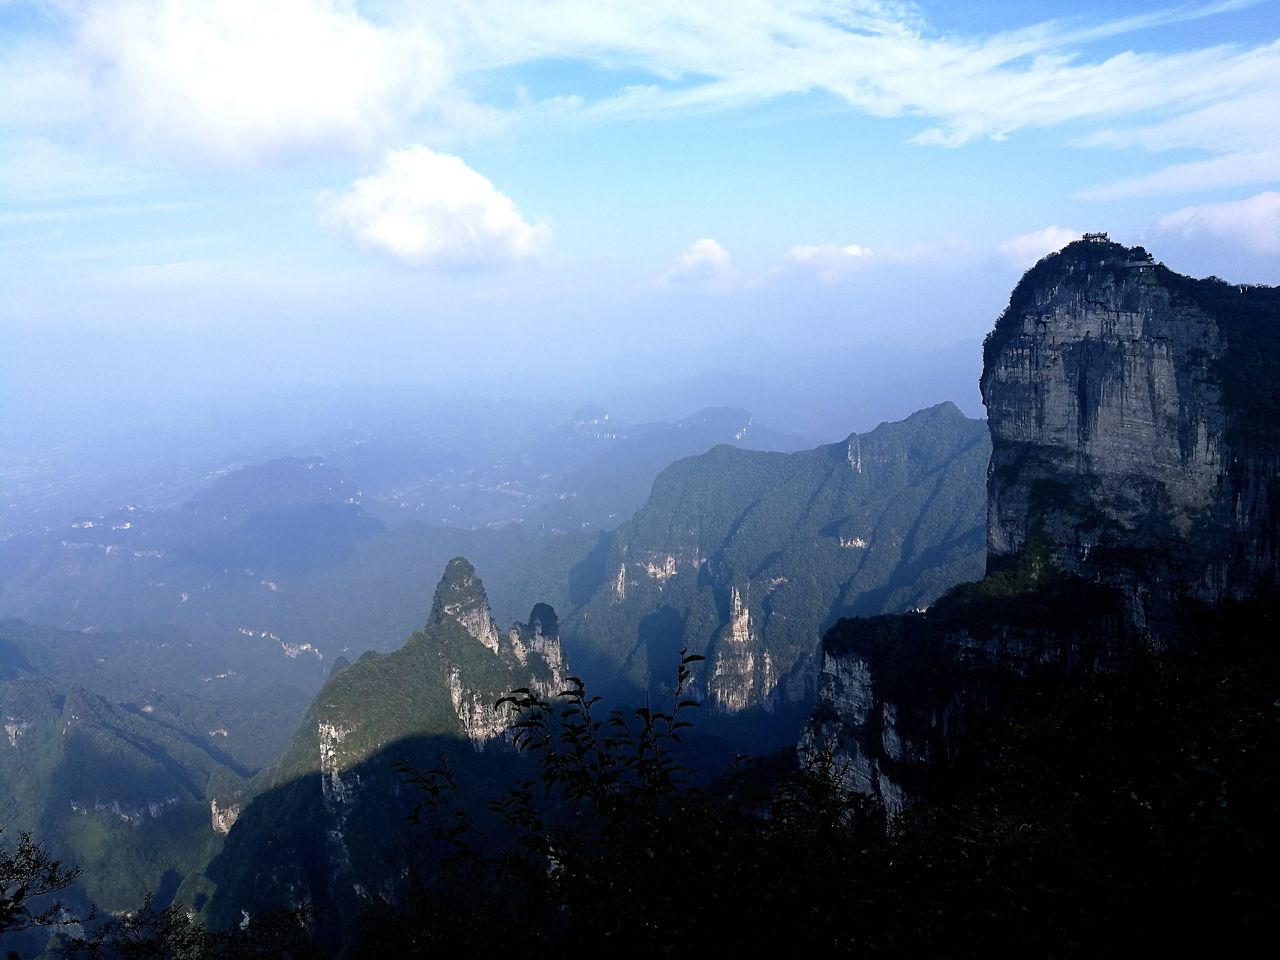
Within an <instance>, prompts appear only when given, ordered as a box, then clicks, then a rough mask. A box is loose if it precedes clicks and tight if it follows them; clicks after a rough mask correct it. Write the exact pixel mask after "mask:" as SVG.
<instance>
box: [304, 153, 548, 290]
mask: <svg viewBox="0 0 1280 960" xmlns="http://www.w3.org/2000/svg"><path fill="white" fill-rule="evenodd" d="M320 206H321V213H322V217H323V219H324V220H325V221H326V222H328V223H330V224H332V225H335V226H337V227H340V228H341V229H343V230H345V231H346V232H348V233H350V234H351V236H352V237H353V238H354V239H355V241H356V242H357V243H358V244H360V245H361V246H363V247H366V248H368V249H370V250H376V251H377V252H379V253H383V254H386V255H388V256H390V257H393V258H395V259H397V260H400V261H402V262H404V263H407V264H409V265H411V266H415V267H436V268H446V269H448V268H456V267H478V266H497V265H501V264H508V263H513V262H515V261H518V260H523V259H525V258H527V257H530V256H533V255H535V254H537V253H538V252H540V251H541V249H542V248H543V247H544V246H545V245H546V243H547V241H548V239H549V238H550V230H549V229H548V228H547V227H546V226H544V225H542V224H530V223H528V222H527V221H526V220H525V219H524V217H522V216H521V214H520V211H519V210H518V209H516V205H515V204H514V203H513V202H512V200H511V198H510V197H508V196H506V195H505V194H503V193H500V192H499V191H498V190H497V189H496V188H495V187H494V185H493V184H492V183H490V182H489V180H488V179H487V178H485V177H484V176H482V175H481V174H479V173H477V172H476V171H474V170H472V169H471V168H470V167H468V166H467V165H466V164H465V163H463V162H462V160H461V159H460V158H458V157H454V156H450V155H449V154H444V153H436V152H435V151H434V150H431V149H429V148H427V147H424V146H420V145H418V146H412V147H406V148H404V149H401V150H390V151H388V152H387V154H386V156H385V157H384V159H383V162H382V166H381V167H380V168H379V169H378V171H377V172H376V173H374V174H373V175H371V176H368V177H363V178H361V179H359V180H357V181H356V182H355V183H354V184H353V185H352V187H351V189H350V190H349V191H347V192H346V193H343V194H341V195H333V194H328V195H325V196H323V197H322V198H321V200H320Z"/></svg>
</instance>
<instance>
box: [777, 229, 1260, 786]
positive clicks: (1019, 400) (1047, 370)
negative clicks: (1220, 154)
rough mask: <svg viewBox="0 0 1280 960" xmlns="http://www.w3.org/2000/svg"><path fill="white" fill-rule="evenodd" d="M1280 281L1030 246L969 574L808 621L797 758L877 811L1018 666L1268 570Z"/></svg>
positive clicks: (1105, 244) (988, 374)
mask: <svg viewBox="0 0 1280 960" xmlns="http://www.w3.org/2000/svg"><path fill="white" fill-rule="evenodd" d="M1278 377H1280V290H1278V289H1277V288H1271V287H1247V286H1245V287H1241V286H1232V285H1229V284H1226V283H1224V282H1222V281H1220V280H1216V279H1214V278H1210V279H1208V280H1193V279H1190V278H1187V277H1183V276H1180V275H1178V274H1176V273H1173V272H1172V271H1170V270H1168V269H1167V268H1165V267H1164V266H1162V265H1160V264H1158V263H1156V262H1154V260H1153V259H1152V258H1151V257H1150V256H1149V255H1148V254H1147V253H1146V251H1145V250H1143V249H1142V248H1140V247H1134V248H1127V247H1123V246H1121V245H1119V244H1114V243H1111V242H1109V241H1108V240H1106V238H1105V237H1091V238H1086V239H1084V240H1081V241H1077V242H1075V243H1072V244H1069V245H1068V246H1067V247H1065V248H1064V249H1063V250H1062V251H1060V252H1058V253H1056V254H1052V255H1050V256H1048V257H1046V258H1045V259H1044V260H1042V261H1041V262H1040V263H1038V264H1037V265H1036V266H1035V267H1034V268H1032V269H1031V270H1030V271H1028V273H1027V274H1026V275H1025V276H1024V277H1023V278H1022V281H1021V282H1020V283H1019V284H1018V286H1017V287H1016V288H1015V290H1014V291H1013V294H1012V296H1011V298H1010V302H1009V306H1008V308H1007V309H1006V310H1005V311H1004V313H1003V314H1002V315H1001V317H1000V318H999V320H998V321H997V322H996V326H995V329H994V331H993V332H992V333H991V335H990V336H989V337H988V338H987V342H986V344H985V349H984V369H983V375H982V392H983V398H984V401H985V403H986V405H987V412H988V424H989V428H990V431H991V440H992V452H991V462H990V467H989V470H988V520H987V576H986V578H985V579H984V580H982V581H981V582H979V583H975V584H969V585H965V586H962V587H959V588H957V589H956V590H954V591H953V592H951V593H950V594H948V595H947V596H945V597H943V598H942V599H940V600H939V601H938V602H937V603H936V604H934V606H933V607H931V608H930V609H929V610H928V611H927V613H920V614H909V615H907V616H904V617H877V618H871V619H869V620H844V621H841V622H840V623H838V624H837V625H836V626H835V627H834V628H833V629H832V630H831V631H830V632H828V634H827V635H826V637H825V638H824V641H823V660H822V666H821V668H820V673H819V680H818V703H817V707H816V709H815V711H814V713H813V715H812V717H811V718H810V721H809V724H808V726H807V728H806V730H805V733H804V735H803V737H802V739H801V744H800V748H801V752H802V755H806V756H814V755H816V754H819V753H831V754H832V755H833V756H834V757H835V758H836V760H837V763H838V765H839V766H840V768H841V769H842V770H843V771H844V774H845V776H846V779H847V780H848V782H850V783H851V784H852V785H854V786H856V787H858V788H859V789H862V790H864V791H866V792H869V793H872V794H875V795H879V796H880V797H882V798H883V800H884V801H885V804H886V806H888V807H889V808H890V809H897V808H900V807H901V806H903V805H904V804H905V803H907V802H909V801H910V800H911V799H912V798H913V797H919V796H922V795H925V794H927V793H928V784H929V779H930V777H931V776H932V775H934V774H935V773H936V772H937V771H938V770H940V769H942V768H945V767H946V766H947V765H948V764H949V763H951V762H952V761H955V760H956V759H957V754H958V752H959V751H961V750H962V749H963V747H962V742H963V740H964V735H965V732H966V730H969V729H972V728H973V727H974V726H975V725H980V724H981V723H983V722H984V717H985V716H989V715H990V714H991V712H992V711H993V710H995V709H997V708H998V705H999V703H1000V702H1001V700H1002V699H1004V698H1007V697H1009V696H1014V695H1017V691H1018V689H1019V687H1020V686H1023V685H1024V684H1023V681H1025V680H1026V678H1028V677H1031V676H1034V675H1037V674H1052V675H1056V676H1069V675H1071V674H1072V673H1074V672H1079V671H1091V670H1096V669H1106V668H1108V667H1109V666H1111V665H1113V664H1114V663H1116V662H1117V661H1118V660H1119V659H1120V658H1123V657H1124V656H1126V655H1127V654H1128V653H1129V652H1131V651H1133V650H1135V649H1137V648H1139V647H1144V648H1145V647H1157V648H1158V647H1168V646H1175V645H1178V644H1180V643H1181V642H1182V641H1183V639H1184V637H1183V631H1182V624H1183V623H1185V622H1186V612H1187V605H1188V604H1189V603H1190V604H1196V603H1199V604H1202V605H1209V606H1212V605H1215V604H1220V603H1222V602H1224V601H1228V600H1238V599H1244V598H1248V597H1252V596H1257V595H1259V594H1263V593H1266V592H1267V591H1270V590H1272V589H1274V587H1275V585H1276V581H1277V573H1278V572H1280V563H1278V558H1280V420H1278V419H1277V416H1276V415H1277V412H1280V379H1278Z"/></svg>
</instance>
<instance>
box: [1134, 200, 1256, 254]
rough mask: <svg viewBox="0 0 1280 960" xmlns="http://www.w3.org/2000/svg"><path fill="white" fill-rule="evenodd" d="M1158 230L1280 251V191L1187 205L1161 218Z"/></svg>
mask: <svg viewBox="0 0 1280 960" xmlns="http://www.w3.org/2000/svg"><path fill="white" fill-rule="evenodd" d="M1156 230H1157V231H1159V232H1162V233H1174V234H1178V235H1179V236H1181V237H1183V238H1184V239H1188V240H1194V239H1196V238H1199V237H1203V236H1205V235H1209V236H1212V237H1214V238H1215V239H1218V240H1227V241H1229V242H1231V243H1234V244H1239V245H1240V246H1243V247H1246V248H1249V249H1253V250H1256V251H1258V252H1261V253H1280V193H1277V192H1276V191H1274V190H1268V191H1265V192H1264V193H1259V194H1256V195H1255V196H1252V197H1249V198H1248V199H1246V200H1235V201H1230V202H1227V203H1202V204H1199V205H1198V206H1194V207H1183V208H1182V209H1181V210H1175V211H1173V213H1170V214H1167V215H1166V216H1163V217H1161V218H1160V220H1159V221H1158V222H1157V223H1156Z"/></svg>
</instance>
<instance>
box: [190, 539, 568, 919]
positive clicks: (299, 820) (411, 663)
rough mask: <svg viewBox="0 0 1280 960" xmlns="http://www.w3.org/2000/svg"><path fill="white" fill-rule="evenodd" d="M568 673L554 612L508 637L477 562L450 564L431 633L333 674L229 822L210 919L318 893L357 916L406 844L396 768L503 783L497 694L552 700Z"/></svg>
mask: <svg viewBox="0 0 1280 960" xmlns="http://www.w3.org/2000/svg"><path fill="white" fill-rule="evenodd" d="M564 679H565V662H564V657H563V655H562V653H561V649H560V639H559V629H558V623H557V618H556V614H555V611H554V610H553V609H552V608H551V607H550V606H549V605H547V604H544V603H539V604H536V605H535V606H534V608H533V610H532V613H531V614H530V617H529V622H528V623H517V624H514V625H513V626H512V627H511V628H510V629H509V630H508V631H506V632H502V631H499V629H498V628H497V626H496V625H495V624H494V622H493V617H492V615H491V613H490V610H489V603H488V599H487V597H486V595H485V592H484V586H483V584H482V583H481V582H480V578H479V577H478V576H477V574H476V571H475V569H474V568H473V567H472V565H471V564H470V563H469V562H467V561H466V560H465V559H463V558H461V557H457V558H454V559H453V560H452V561H450V562H449V564H448V566H447V568H446V569H445V572H444V576H443V577H442V578H441V580H440V583H439V585H438V586H437V587H436V591H435V596H434V600H433V602H432V606H431V612H430V614H429V616H428V618H427V622H426V624H425V626H424V628H423V629H422V630H419V631H416V632H415V633H413V634H412V635H411V636H410V637H409V639H408V640H407V641H406V642H405V645H404V646H403V647H402V648H401V649H400V650H397V651H395V652H394V653H391V654H386V655H377V654H366V655H365V656H363V657H361V658H360V660H358V661H357V662H356V663H353V664H350V665H349V666H346V667H344V668H343V669H341V670H338V671H336V672H335V673H334V674H333V675H332V676H331V677H330V678H329V681H328V682H327V683H326V684H325V686H324V687H323V689H321V691H320V693H319V694H317V696H316V699H315V701H314V702H313V703H312V705H311V708H310V709H309V710H308V711H307V714H306V716H305V717H304V718H303V721H302V724H301V726H300V727H299V729H298V731H297V733H296V734H295V735H294V738H293V742H292V744H291V746H290V748H289V750H288V751H287V752H286V753H285V755H284V756H283V757H282V758H281V760H280V761H279V762H278V763H277V764H276V765H275V767H274V768H273V769H272V770H270V771H269V772H268V773H267V774H266V775H265V776H264V777H263V781H264V782H263V784H262V788H261V790H260V792H259V793H258V795H257V796H256V797H255V798H254V799H253V800H252V802H250V803H248V804H247V805H245V806H244V807H243V809H242V810H240V811H239V813H238V816H237V817H236V818H235V820H234V823H232V824H230V825H229V833H228V834H227V838H226V844H225V847H224V850H223V853H222V854H221V855H220V856H219V857H218V858H217V859H216V860H215V861H214V862H213V863H212V864H211V865H210V868H209V871H208V874H209V879H210V880H211V881H212V883H213V885H215V886H216V890H215V891H214V893H213V896H212V900H211V902H210V906H209V914H210V919H211V921H212V922H213V923H214V924H216V925H231V924H233V923H235V922H236V921H237V918H238V917H240V915H241V914H240V911H242V910H248V911H249V912H250V913H256V912H258V911H259V910H263V909H270V908H272V907H276V906H282V905H286V904H289V903H292V902H299V901H302V900H309V901H311V902H313V903H315V904H316V905H317V907H319V908H323V910H324V911H327V912H328V913H329V914H331V915H332V923H333V924H334V925H335V927H342V926H343V925H344V924H347V923H350V922H354V918H355V917H356V916H357V915H358V913H359V909H360V906H361V904H363V903H367V902H368V898H369V897H371V896H374V895H375V891H377V890H378V889H381V888H383V887H385V885H386V883H388V882H389V881H388V877H389V876H391V875H393V874H389V873H388V870H387V864H388V862H390V861H389V860H388V858H391V860H394V858H395V856H396V855H397V853H398V852H401V851H402V846H403V844H402V840H401V839H400V838H398V836H397V834H398V831H399V829H400V827H401V825H402V824H403V821H404V817H405V815H406V812H407V811H408V810H409V809H411V808H412V804H411V802H410V801H408V800H407V798H406V797H405V796H404V793H403V790H404V787H403V784H402V782H401V781H402V778H401V776H400V775H399V774H397V773H396V772H395V769H394V767H395V764H396V762H397V761H399V760H401V759H404V760H408V761H409V762H411V763H413V764H414V765H415V766H418V767H421V768H426V767H433V766H436V765H438V764H440V763H446V764H448V765H449V767H450V769H452V770H454V771H455V772H456V773H457V774H458V776H459V778H460V779H461V780H463V781H464V782H466V781H468V780H472V779H475V780H483V779H485V778H488V777H493V778H496V782H501V778H503V777H506V776H509V775H510V774H509V770H508V769H507V768H508V767H509V763H508V761H509V756H507V757H504V756H502V754H503V753H504V751H502V750H501V749H495V747H498V746H500V745H501V743H502V742H503V741H504V740H505V739H506V738H507V736H508V733H509V722H510V718H509V717H508V716H507V715H506V714H504V713H503V712H501V711H499V710H498V709H496V708H495V706H494V704H495V701H497V700H498V698H500V697H502V696H504V695H505V694H506V693H508V692H509V691H511V690H513V689H516V688H519V687H526V688H529V689H533V690H536V691H538V692H540V693H543V694H544V695H548V696H550V695H554V694H555V693H558V692H559V691H560V690H561V689H563V687H564V685H565V683H564ZM494 754H497V756H494ZM215 815H216V814H215ZM326 922H329V921H326Z"/></svg>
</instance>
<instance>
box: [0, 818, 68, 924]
mask: <svg viewBox="0 0 1280 960" xmlns="http://www.w3.org/2000/svg"><path fill="white" fill-rule="evenodd" d="M3 833H4V827H3V826H0V933H14V932H18V931H21V930H30V929H32V928H34V927H55V926H59V925H64V924H68V923H78V922H79V921H78V920H77V919H76V918H74V917H72V916H71V915H70V914H69V913H67V911H66V910H65V908H64V907H63V905H62V903H61V901H59V900H57V899H56V895H57V894H59V893H61V892H63V891H64V890H66V889H67V888H68V887H70V886H71V885H72V884H73V883H75V882H76V880H78V879H79V878H80V871H79V870H78V869H76V868H74V867H64V866H63V865H62V861H61V860H56V859H54V858H53V857H52V856H50V855H49V853H48V852H47V851H46V850H45V849H44V846H43V845H42V844H41V843H40V842H39V841H38V840H35V839H34V838H33V837H32V836H31V834H29V833H23V834H21V835H19V837H18V842H17V843H16V844H15V845H14V847H13V849H12V850H10V849H9V845H8V844H7V843H5V842H4V840H3V836H2V835H3Z"/></svg>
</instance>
